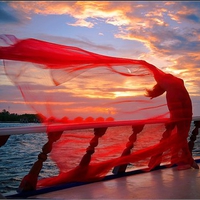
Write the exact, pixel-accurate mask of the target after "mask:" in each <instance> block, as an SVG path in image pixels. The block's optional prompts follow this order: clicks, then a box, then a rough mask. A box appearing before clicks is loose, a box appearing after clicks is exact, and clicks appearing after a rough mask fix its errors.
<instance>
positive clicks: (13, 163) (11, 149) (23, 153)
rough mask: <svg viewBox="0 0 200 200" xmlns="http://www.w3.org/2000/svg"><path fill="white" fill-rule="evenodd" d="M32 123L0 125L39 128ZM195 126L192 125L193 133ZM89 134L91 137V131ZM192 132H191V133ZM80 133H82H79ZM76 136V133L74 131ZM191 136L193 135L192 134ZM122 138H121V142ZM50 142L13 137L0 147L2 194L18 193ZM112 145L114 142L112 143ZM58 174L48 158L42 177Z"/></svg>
mask: <svg viewBox="0 0 200 200" xmlns="http://www.w3.org/2000/svg"><path fill="white" fill-rule="evenodd" d="M39 125H40V124H32V123H24V124H23V123H0V128H2V127H16V126H17V127H21V126H39ZM193 128H194V126H193V124H192V125H191V131H192V130H193ZM85 131H86V132H87V131H88V134H90V135H91V130H89V129H88V130H85ZM191 131H190V132H191ZM79 132H80V131H79ZM73 134H76V131H73ZM190 134H191V133H190ZM120 140H121V138H120V137H119V142H120ZM47 141H48V138H47V135H46V133H38V134H22V135H12V136H10V137H9V139H8V141H7V143H6V144H5V145H4V146H2V147H0V193H1V194H8V193H10V192H11V193H13V192H16V189H17V188H18V186H19V184H20V182H21V180H22V179H23V177H24V176H25V175H26V174H28V172H29V170H30V169H31V167H32V165H33V163H34V162H35V161H37V156H38V154H39V153H40V152H41V149H42V147H43V145H44V144H45V143H46V142H47ZM110 144H112V141H110ZM193 156H200V136H199V135H198V136H197V139H196V142H195V147H194V149H193ZM57 174H58V169H57V167H56V164H55V163H54V162H53V161H52V160H51V159H50V158H48V159H47V160H46V161H45V164H44V165H43V168H42V170H41V173H40V177H39V178H41V177H49V176H54V175H57Z"/></svg>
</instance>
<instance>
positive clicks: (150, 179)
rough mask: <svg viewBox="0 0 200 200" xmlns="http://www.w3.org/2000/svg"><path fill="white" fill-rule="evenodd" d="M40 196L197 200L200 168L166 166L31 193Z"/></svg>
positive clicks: (199, 188) (199, 197)
mask: <svg viewBox="0 0 200 200" xmlns="http://www.w3.org/2000/svg"><path fill="white" fill-rule="evenodd" d="M31 198H39V199H63V200H64V199H200V170H197V169H187V170H180V171H179V170H177V169H176V167H174V168H165V169H161V170H155V171H152V172H146V173H141V174H136V175H131V176H125V177H121V178H116V179H112V180H107V181H101V182H96V183H91V184H87V185H82V186H77V187H72V188H68V189H63V190H58V191H54V192H49V193H46V194H41V195H36V196H32V197H31Z"/></svg>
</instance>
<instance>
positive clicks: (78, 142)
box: [0, 35, 193, 186]
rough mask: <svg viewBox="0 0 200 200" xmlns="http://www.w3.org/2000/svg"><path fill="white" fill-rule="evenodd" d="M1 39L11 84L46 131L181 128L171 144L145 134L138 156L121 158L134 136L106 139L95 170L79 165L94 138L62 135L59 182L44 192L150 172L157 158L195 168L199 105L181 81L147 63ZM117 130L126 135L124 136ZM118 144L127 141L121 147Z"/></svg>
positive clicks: (157, 134)
mask: <svg viewBox="0 0 200 200" xmlns="http://www.w3.org/2000/svg"><path fill="white" fill-rule="evenodd" d="M0 38H1V39H2V41H3V43H4V45H3V46H1V47H0V59H3V60H4V67H5V72H6V74H7V76H8V77H9V78H10V79H11V80H12V81H13V83H14V84H15V85H16V86H17V87H18V88H19V89H20V90H21V93H22V95H23V97H24V99H25V101H26V103H27V104H28V105H29V106H31V107H32V108H33V110H34V111H35V112H36V113H38V114H40V116H41V118H42V119H43V122H44V123H49V122H50V123H53V122H54V123H58V122H60V123H79V124H80V123H86V122H90V123H92V122H99V123H104V122H105V121H124V120H126V121H128V120H146V122H148V120H152V119H155V120H159V119H163V118H166V117H170V119H171V122H173V124H174V129H173V131H172V132H171V134H168V136H167V137H164V136H163V132H164V131H165V127H164V124H160V125H155V126H154V127H153V126H151V127H150V128H148V129H147V130H145V131H144V133H142V132H141V134H139V135H138V137H141V138H140V139H138V141H136V146H135V147H134V150H133V151H132V153H130V155H126V156H122V157H121V156H120V153H122V151H123V149H124V148H125V146H126V142H128V137H129V136H128V135H127V134H130V130H129V131H127V132H126V131H125V130H124V129H122V130H120V129H117V130H115V131H113V132H112V131H111V132H112V133H110V132H108V133H105V135H103V136H102V137H100V138H99V143H101V144H99V145H98V146H96V149H97V151H96V152H95V153H94V154H93V155H92V160H91V162H90V164H89V165H86V166H84V167H83V166H80V165H79V162H80V160H81V157H82V156H83V155H84V154H85V151H86V150H85V149H87V147H88V146H89V142H90V140H91V139H92V137H93V133H92V132H90V134H88V132H83V131H80V132H76V133H73V132H71V133H66V134H63V136H62V137H61V139H60V140H59V141H58V142H57V143H55V145H54V147H53V150H52V153H51V156H52V159H53V160H54V161H55V162H56V163H57V165H58V167H59V169H60V174H59V175H58V176H56V177H53V178H48V179H44V180H40V181H39V183H38V186H47V185H54V184H59V183H64V182H71V181H91V180H98V179H99V178H102V177H104V176H105V175H106V173H108V172H109V171H110V170H111V169H112V168H113V167H114V166H118V165H122V164H127V163H134V165H137V166H138V165H140V164H139V163H141V162H144V163H146V164H147V162H148V161H149V159H150V158H151V157H153V156H156V155H158V154H159V155H160V154H161V157H162V161H170V162H171V163H172V164H174V163H176V164H177V163H187V164H189V165H191V163H192V162H193V159H192V157H191V154H190V153H189V150H188V146H187V136H188V132H189V128H190V122H191V119H192V105H191V100H190V97H189V94H188V92H187V90H186V89H185V87H184V83H183V81H182V80H181V79H179V78H177V77H175V76H173V75H171V74H166V73H164V72H163V71H161V70H160V69H158V68H156V67H155V66H154V65H152V64H149V63H147V62H146V61H143V60H134V59H127V58H116V57H111V56H105V55H99V54H95V53H93V52H89V51H85V50H83V49H80V48H77V47H72V46H64V45H59V44H53V43H49V42H45V41H40V40H36V39H24V40H18V39H17V38H15V37H14V36H10V35H3V36H1V37H0ZM162 94H163V95H162ZM148 97H150V98H148ZM152 127H153V129H154V131H152V130H151V128H152ZM118 130H120V132H123V131H125V133H124V134H122V136H119V135H120V133H116V132H117V131H118ZM118 136H119V137H122V138H121V139H120V143H118V142H117V140H116V138H117V137H118ZM110 138H113V140H112V141H110ZM149 138H150V139H149ZM162 138H163V139H162ZM145 140H146V143H145V142H144V141H145ZM147 140H148V141H149V142H148V141H147ZM100 141H101V142H100ZM108 141H109V142H108ZM114 141H115V142H114ZM143 143H144V144H143ZM142 144H143V145H142ZM79 147H81V148H79ZM60 155H62V157H60ZM152 162H153V161H152ZM155 162H157V161H155ZM154 165H155V163H154V164H152V166H154ZM76 166H77V167H76Z"/></svg>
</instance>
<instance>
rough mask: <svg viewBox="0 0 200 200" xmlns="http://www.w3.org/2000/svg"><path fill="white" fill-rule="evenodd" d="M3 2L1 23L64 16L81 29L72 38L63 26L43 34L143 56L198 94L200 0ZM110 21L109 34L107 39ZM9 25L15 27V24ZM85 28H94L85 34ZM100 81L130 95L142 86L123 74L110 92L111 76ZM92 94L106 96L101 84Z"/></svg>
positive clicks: (110, 52) (62, 41) (69, 24)
mask: <svg viewBox="0 0 200 200" xmlns="http://www.w3.org/2000/svg"><path fill="white" fill-rule="evenodd" d="M0 5H2V6H0V15H1V19H0V22H1V23H2V22H4V23H7V24H10V23H19V22H21V23H22V22H23V20H24V19H26V20H27V19H30V21H31V19H33V18H34V15H35V14H37V15H38V16H43V17H44V16H50V15H51V16H54V15H55V16H56V15H58V16H59V17H61V16H62V17H63V18H62V22H61V23H63V26H67V27H70V28H71V27H73V28H74V29H73V31H74V32H73V33H75V30H77V31H79V32H78V36H77V37H76V39H75V38H69V36H68V35H67V33H66V36H64V33H63V32H62V30H61V31H60V32H62V36H60V35H59V34H57V35H56V34H54V35H53V34H52V35H49V34H50V33H49V32H48V33H46V32H45V33H42V34H41V33H37V36H38V39H43V40H47V41H49V42H55V43H60V44H64V45H72V46H78V47H80V48H83V49H86V50H88V51H93V52H97V53H101V54H107V55H113V54H114V55H116V56H121V57H130V58H138V59H144V60H146V61H148V62H151V63H153V64H155V65H156V66H158V67H159V68H161V69H163V70H165V71H167V72H169V73H173V74H176V75H177V76H179V77H180V78H183V79H184V81H185V85H186V87H187V88H188V90H189V92H190V94H191V95H192V96H193V97H195V96H197V95H198V94H199V87H200V84H199V81H198V77H199V75H200V70H199V67H200V66H199V63H200V59H199V53H200V50H199V49H200V36H199V35H200V23H199V22H200V2H194V1H193V2H184V1H183V2H170V1H169V2H165V1H162V2H160V1H158V2H156V1H154V2H151V1H149V2H148V1H144V2H143V1H139V2H134V1H125V2H124V1H97V2H95V1H58V2H57V1H54V2H49V1H30V2H26V1H21V2H14V1H13V2H7V3H1V4H0ZM22 16H23V18H22ZM22 19H23V20H22ZM43 19H44V18H43ZM108 27H109V34H110V35H109V39H107V40H106V36H107V35H106V34H107V33H108V31H107V30H106V29H107V28H108ZM76 28H77V29H76ZM78 28H79V29H78ZM7 30H12V31H14V30H15V27H14V28H13V27H12V29H7ZM70 30H71V29H70ZM81 30H84V31H85V32H87V31H88V32H87V33H90V34H88V35H87V34H85V35H84V34H82V32H81ZM94 30H97V31H96V32H95V34H96V35H98V36H99V37H100V38H101V40H92V38H91V35H92V36H93V33H94V32H93V31H94ZM12 31H11V32H12ZM20 31H21V32H23V31H24V29H22V30H20ZM67 31H68V30H67ZM89 31H90V32H89ZM76 33H77V32H76ZM82 35H83V36H82ZM77 38H78V39H77ZM110 38H112V41H111V40H110ZM95 39H96V38H95ZM114 39H115V40H114ZM115 41H116V43H115ZM117 42H118V46H117ZM133 44H134V45H133ZM98 81H99V87H101V88H102V91H103V92H104V94H106V95H108V96H109V95H111V96H112V98H115V97H116V96H117V95H118V96H120V95H123V94H124V93H125V89H124V88H126V90H127V93H126V95H128V96H130V95H132V94H133V93H137V92H138V91H137V90H136V88H134V89H132V90H131V89H130V90H128V89H127V88H128V86H129V85H131V84H133V82H129V83H128V82H125V81H124V82H123V81H122V80H120V81H121V83H122V85H121V87H119V85H117V82H116V81H114V79H113V80H112V82H113V83H115V84H116V87H114V86H113V88H114V89H116V88H117V89H116V91H115V90H114V89H113V93H112V94H111V92H110V91H109V89H108V86H109V85H110V84H111V82H109V81H108V82H104V84H103V83H102V82H101V81H100V80H98ZM118 81H119V80H118ZM80 83H81V82H76V83H73V84H74V86H76V88H77V90H74V91H73V93H71V95H72V96H73V97H75V96H77V94H80V95H81V94H82V93H81V89H80V88H81V87H83V86H81V84H80ZM75 84H76V85H75ZM84 90H85V91H90V92H91V91H92V90H93V88H92V84H90V83H89V82H85V84H84ZM117 90H118V91H117ZM93 95H94V96H101V95H100V90H99V91H98V93H96V92H95V91H93ZM94 96H93V97H94ZM111 96H110V97H111ZM121 97H122V96H121ZM90 98H91V96H90Z"/></svg>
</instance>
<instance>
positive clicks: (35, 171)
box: [17, 132, 63, 192]
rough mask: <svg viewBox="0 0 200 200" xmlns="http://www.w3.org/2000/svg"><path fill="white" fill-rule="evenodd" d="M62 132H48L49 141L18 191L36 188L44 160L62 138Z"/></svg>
mask: <svg viewBox="0 0 200 200" xmlns="http://www.w3.org/2000/svg"><path fill="white" fill-rule="evenodd" d="M62 133H63V132H52V133H48V142H47V143H46V144H45V145H44V146H43V147H42V152H41V153H40V154H39V155H38V160H37V161H36V162H35V163H34V164H33V166H32V168H31V170H30V171H29V173H28V174H27V175H26V176H25V177H24V178H23V179H22V181H21V184H20V186H19V188H18V190H17V191H18V192H23V191H31V190H35V189H36V185H37V180H38V175H39V173H40V171H41V169H42V166H43V162H44V161H46V159H47V154H48V153H50V152H51V150H52V145H53V143H54V142H56V141H57V140H59V139H60V137H61V135H62Z"/></svg>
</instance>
